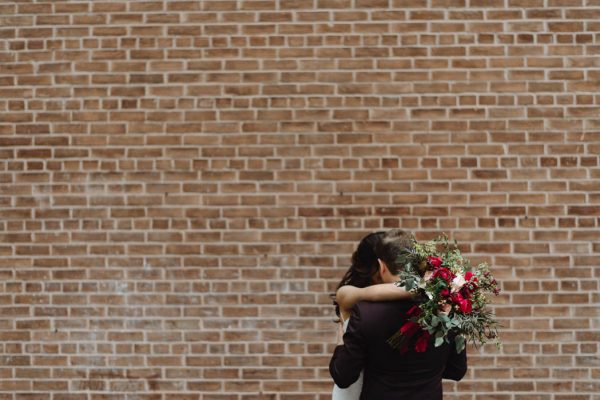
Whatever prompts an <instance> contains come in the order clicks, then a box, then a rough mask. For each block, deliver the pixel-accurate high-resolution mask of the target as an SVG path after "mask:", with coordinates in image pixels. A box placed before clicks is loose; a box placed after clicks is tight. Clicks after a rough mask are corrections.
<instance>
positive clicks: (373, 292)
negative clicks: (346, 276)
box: [359, 283, 412, 301]
mask: <svg viewBox="0 0 600 400" xmlns="http://www.w3.org/2000/svg"><path fill="white" fill-rule="evenodd" d="M359 290H360V291H361V294H360V297H361V300H367V301H386V300H404V299H406V300H408V299H410V298H412V294H411V293H410V292H407V291H406V289H404V288H403V287H398V286H396V285H395V284H393V283H381V284H378V285H372V286H368V287H365V288H361V289H359Z"/></svg>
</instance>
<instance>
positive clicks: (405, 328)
mask: <svg viewBox="0 0 600 400" xmlns="http://www.w3.org/2000/svg"><path fill="white" fill-rule="evenodd" d="M419 329H421V327H420V326H419V324H417V323H416V322H415V321H412V320H410V319H409V320H408V321H406V322H405V323H404V325H402V326H401V327H400V333H401V334H403V335H404V336H409V337H410V336H412V335H414V334H415V333H416V332H417V331H418V330H419Z"/></svg>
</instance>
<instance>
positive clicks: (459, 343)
mask: <svg viewBox="0 0 600 400" xmlns="http://www.w3.org/2000/svg"><path fill="white" fill-rule="evenodd" d="M454 342H455V343H456V353H457V354H460V352H461V351H463V350H464V349H465V338H464V336H462V335H458V336H457V337H456V338H455V339H454Z"/></svg>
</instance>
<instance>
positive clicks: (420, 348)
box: [415, 331, 431, 353]
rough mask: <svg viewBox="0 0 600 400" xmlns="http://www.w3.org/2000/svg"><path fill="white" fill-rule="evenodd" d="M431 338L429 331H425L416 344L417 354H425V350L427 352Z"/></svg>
mask: <svg viewBox="0 0 600 400" xmlns="http://www.w3.org/2000/svg"><path fill="white" fill-rule="evenodd" d="M430 336H431V335H430V334H429V332H427V331H423V333H422V334H421V336H419V338H418V339H417V342H416V343H415V351H416V352H417V353H423V352H424V351H425V350H427V345H428V344H429V338H430Z"/></svg>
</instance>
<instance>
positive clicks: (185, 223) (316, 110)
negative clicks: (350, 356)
mask: <svg viewBox="0 0 600 400" xmlns="http://www.w3.org/2000/svg"><path fill="white" fill-rule="evenodd" d="M598 54H600V1H597V0H481V1H477V0H280V1H273V0H263V1H246V0H238V1H225V0H223V1H221V0H220V1H166V0H163V1H160V0H158V1H60V0H53V1H27V0H22V1H2V2H0V143H1V148H0V182H1V187H0V216H1V219H0V238H1V244H0V256H1V258H0V276H1V278H2V279H1V282H0V288H1V291H0V399H1V400H21V399H28V400H34V399H35V400H51V399H52V400H58V399H69V400H84V399H85V400H92V399H94V400H97V399H141V400H145V399H165V400H166V399H189V400H191V399H197V400H199V399H202V400H219V399H220V400H241V399H245V400H250V399H280V400H287V399H290V400H317V399H319V400H325V399H328V398H329V394H330V391H331V385H332V382H331V379H330V377H329V374H328V371H327V364H328V361H329V357H330V354H331V351H332V349H333V347H334V341H335V326H334V324H333V323H332V319H333V309H332V307H331V305H330V299H329V296H328V295H329V292H330V291H332V290H333V288H334V287H335V285H336V283H337V281H338V280H339V279H340V278H341V276H342V273H343V271H344V270H345V269H346V267H347V266H348V264H349V255H350V253H351V251H352V250H353V248H354V246H355V245H356V243H357V241H358V240H359V239H360V238H361V237H362V236H363V235H364V234H366V233H367V232H370V231H373V230H379V229H382V228H392V227H403V228H406V229H410V230H412V231H413V232H415V233H416V234H417V235H418V237H419V238H421V239H425V238H430V237H432V236H434V235H436V234H437V233H439V232H446V233H448V234H449V235H450V236H452V237H454V238H456V239H458V240H459V242H460V243H462V247H463V249H464V250H465V251H466V252H467V253H468V255H469V256H470V257H471V259H472V260H474V261H482V260H487V261H489V262H490V263H491V264H492V265H493V266H494V268H495V272H496V275H497V277H498V278H499V280H501V283H502V288H503V294H502V296H500V297H499V298H498V301H497V306H496V307H495V310H496V312H497V314H498V315H499V316H500V318H501V320H502V322H503V324H504V328H503V329H502V332H501V334H502V338H503V340H504V348H503V349H502V350H501V351H497V350H496V349H495V348H494V347H484V348H483V349H481V350H479V351H478V350H475V349H471V350H470V351H471V358H470V365H471V367H470V370H469V372H468V375H467V378H466V379H465V380H464V381H463V382H461V383H460V384H458V385H456V384H454V383H450V384H448V385H447V386H446V391H447V396H446V398H447V399H465V400H467V399H468V400H474V399H480V400H481V399H492V400H518V399H521V400H524V399H527V400H529V399H532V400H584V399H585V400H588V399H596V400H597V399H600V395H598V393H599V392H600V384H599V383H598V382H600V356H599V351H600V348H599V339H600V335H599V332H600V307H599V306H600V295H599V292H600V291H599V277H600V269H598V256H599V253H600V244H599V241H600V229H599V228H600V227H599V220H600V218H599V216H600V166H599V162H598V154H599V153H600V95H599V94H598V93H599V89H600V61H599V60H600V59H599V57H598Z"/></svg>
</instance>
